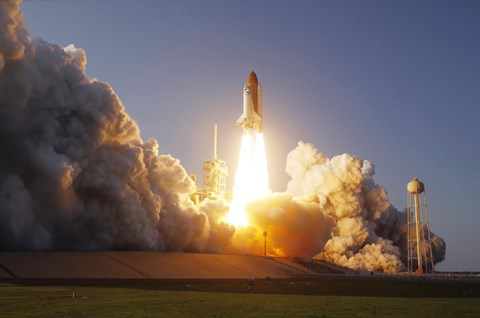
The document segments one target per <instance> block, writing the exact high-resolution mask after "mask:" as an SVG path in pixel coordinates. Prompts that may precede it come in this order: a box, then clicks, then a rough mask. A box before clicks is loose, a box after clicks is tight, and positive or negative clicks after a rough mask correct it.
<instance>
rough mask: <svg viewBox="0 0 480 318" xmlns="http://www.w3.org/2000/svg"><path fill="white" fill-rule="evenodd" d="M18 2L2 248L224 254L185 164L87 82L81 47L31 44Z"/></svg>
mask: <svg viewBox="0 0 480 318" xmlns="http://www.w3.org/2000/svg"><path fill="white" fill-rule="evenodd" d="M19 3H20V1H1V2H0V25H1V27H0V149H2V154H1V156H0V207H1V208H0V209H1V211H0V249H1V250H51V249H59V250H65V249H100V250H106V249H146V250H157V251H164V250H171V251H204V250H211V251H220V250H221V248H220V247H217V246H216V245H215V244H217V241H218V239H215V237H218V236H219V235H220V236H222V235H223V236H227V238H228V235H227V234H228V231H227V234H222V233H223V232H222V231H221V225H218V224H216V223H214V222H211V220H210V216H209V215H211V214H212V213H213V212H211V208H210V209H209V208H208V206H206V207H204V208H201V209H200V210H199V209H198V208H196V207H195V206H194V205H193V203H192V202H191V200H190V199H189V195H190V194H191V193H192V192H194V189H195V184H194V183H193V181H192V180H191V179H190V178H189V177H188V175H187V173H186V172H185V169H184V168H183V167H182V166H181V165H180V162H179V161H178V160H176V159H174V158H172V157H171V156H169V155H158V144H157V142H156V141H155V140H153V139H150V140H148V141H146V142H144V141H143V140H142V139H141V138H140V134H139V129H138V127H137V125H136V124H135V122H134V121H133V120H132V119H131V118H130V117H129V116H128V115H127V114H126V112H125V109H124V107H123V105H122V103H121V102H120V100H119V99H118V97H117V96H116V95H115V93H114V92H113V90H112V88H111V87H110V86H109V85H108V84H105V83H102V82H99V81H97V80H96V79H92V78H89V77H88V76H86V74H85V65H86V61H87V59H86V55H85V52H84V51H83V50H82V49H77V48H75V47H74V46H73V45H69V46H68V47H66V48H62V47H60V46H58V45H54V44H50V43H47V42H45V41H43V40H41V39H34V40H32V39H30V38H29V36H28V33H27V31H26V30H25V28H24V25H23V22H22V12H21V11H20V10H19ZM219 233H220V234H219ZM211 234H212V235H211ZM222 244H223V243H222ZM221 246H223V245H221Z"/></svg>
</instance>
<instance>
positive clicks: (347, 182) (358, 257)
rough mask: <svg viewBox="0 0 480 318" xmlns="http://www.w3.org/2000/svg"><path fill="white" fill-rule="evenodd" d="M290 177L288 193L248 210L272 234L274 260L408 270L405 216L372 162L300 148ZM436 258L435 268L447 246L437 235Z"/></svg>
mask: <svg viewBox="0 0 480 318" xmlns="http://www.w3.org/2000/svg"><path fill="white" fill-rule="evenodd" d="M286 172H287V173H288V174H289V175H290V177H291V180H290V182H289V183H288V185H287V192H286V193H284V194H275V195H273V196H271V197H269V198H266V199H264V200H260V201H257V202H255V203H254V204H251V205H250V206H249V207H248V210H249V217H250V221H251V222H252V223H253V224H258V225H262V226H263V228H265V229H266V228H269V229H270V232H272V234H273V237H272V238H273V242H272V245H273V247H272V248H273V249H272V250H271V253H272V254H280V255H281V254H282V253H277V252H276V249H277V248H278V249H280V250H281V251H283V252H287V255H288V256H296V257H300V258H305V259H310V258H311V257H314V258H315V257H317V258H318V257H323V256H324V255H326V258H327V259H328V260H330V261H333V262H335V263H337V264H339V265H343V266H346V267H349V268H352V269H358V270H368V271H383V272H398V271H401V270H402V269H404V264H406V263H407V220H406V214H405V213H403V212H400V211H397V210H396V209H395V208H394V207H393V206H392V205H391V204H390V203H389V201H388V200H387V192H386V190H385V189H384V188H383V187H380V186H378V185H376V184H375V183H374V180H373V175H374V173H375V168H374V165H373V164H372V163H371V162H369V161H367V160H365V161H362V160H360V159H359V158H356V157H353V156H351V155H348V154H343V155H340V156H336V157H333V158H331V159H329V158H327V157H325V156H324V155H322V154H320V153H319V152H318V151H317V149H316V148H315V147H314V146H313V145H312V144H306V143H303V142H299V143H298V146H297V148H296V149H294V150H293V151H291V152H290V153H289V154H288V157H287V164H286ZM278 220H280V221H278ZM277 225H278V226H277ZM332 228H333V229H332ZM330 230H331V237H330ZM325 234H328V235H327V236H326V235H325ZM277 237H278V238H277ZM327 240H328V241H327ZM325 241H326V244H323V243H324V242H325ZM277 242H281V244H280V243H277ZM317 243H318V244H317ZM285 245H287V246H285ZM321 252H325V253H324V255H323V253H322V255H321ZM432 252H433V258H434V262H439V261H441V260H443V259H444V257H445V242H444V241H443V239H442V238H440V237H438V236H435V235H434V234H432ZM317 253H318V255H315V254H317Z"/></svg>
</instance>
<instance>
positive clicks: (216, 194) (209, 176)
mask: <svg viewBox="0 0 480 318" xmlns="http://www.w3.org/2000/svg"><path fill="white" fill-rule="evenodd" d="M190 177H191V178H192V180H193V181H194V182H195V185H196V191H195V193H194V194H193V195H192V200H193V201H194V202H195V204H199V203H200V202H202V201H203V200H204V199H207V198H208V199H210V200H218V199H222V200H224V201H230V200H231V193H230V192H229V191H228V190H227V177H228V167H227V163H226V161H224V160H222V159H219V158H218V154H217V125H215V126H214V135H213V159H211V160H205V161H204V162H203V189H202V190H200V186H199V185H198V184H197V178H196V175H195V174H192V175H190Z"/></svg>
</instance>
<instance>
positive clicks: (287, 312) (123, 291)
mask: <svg viewBox="0 0 480 318" xmlns="http://www.w3.org/2000/svg"><path fill="white" fill-rule="evenodd" d="M58 283H59V282H57V284H51V283H47V282H41V283H38V282H34V283H32V282H1V283H0V317H196V318H198V317H437V318H438V317H475V318H477V317H480V298H478V296H476V295H477V294H476V293H478V292H480V291H478V290H476V289H477V288H476V287H475V288H474V289H468V288H467V289H466V290H465V289H464V288H463V287H462V288H460V289H462V290H461V291H460V293H461V294H460V295H458V296H453V297H452V296H449V295H446V294H444V293H442V292H441V293H437V292H436V291H435V290H434V289H430V290H431V292H430V293H428V292H427V293H426V296H425V297H422V296H421V295H419V294H418V293H417V294H416V293H415V292H412V294H413V296H406V295H404V292H408V286H403V287H402V286H394V285H392V284H390V285H389V286H390V288H393V289H395V288H397V290H398V291H399V292H398V293H397V296H396V295H395V293H392V291H391V290H385V291H384V295H383V296H382V295H381V292H380V293H377V292H375V293H372V292H369V290H378V288H379V287H381V286H375V284H374V285H373V287H372V286H371V283H372V282H369V281H350V282H348V281H347V282H340V281H313V282H310V281H297V282H283V281H280V282H272V281H256V282H255V285H254V286H250V285H249V283H248V282H245V281H230V282H226V281H223V282H218V281H212V282H209V281H193V282H192V281H190V282H187V281H176V282H158V281H157V282H149V283H146V282H144V283H135V284H127V283H125V282H114V283H113V284H110V283H108V282H105V281H104V282H101V283H93V282H85V281H83V282H74V283H69V284H68V283H66V282H61V283H60V284H58ZM322 283H323V285H322ZM373 283H374V282H373ZM348 284H356V285H355V286H354V285H351V287H352V288H351V289H352V290H354V292H349V291H348V287H349V286H348ZM359 284H360V285H362V284H364V285H365V286H363V287H362V286H360V288H358V285H359ZM333 285H339V286H340V287H337V288H331V289H330V290H331V292H328V289H329V288H328V287H332V286H333ZM369 286H370V287H369ZM414 287H415V286H414ZM430 287H432V286H430ZM404 288H407V289H406V290H403V289H404ZM437 289H439V290H441V286H440V288H437ZM342 290H343V291H342ZM417 290H418V288H417ZM424 292H425V291H424ZM361 294H365V295H366V296H362V295H361ZM454 294H455V293H454Z"/></svg>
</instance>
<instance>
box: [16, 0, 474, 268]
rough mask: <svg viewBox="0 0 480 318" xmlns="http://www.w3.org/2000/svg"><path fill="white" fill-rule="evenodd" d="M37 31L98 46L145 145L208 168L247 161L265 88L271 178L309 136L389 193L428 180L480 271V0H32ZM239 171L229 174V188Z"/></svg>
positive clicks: (458, 253)
mask: <svg viewBox="0 0 480 318" xmlns="http://www.w3.org/2000/svg"><path fill="white" fill-rule="evenodd" d="M22 9H23V10H24V14H25V23H26V25H27V28H28V29H29V31H30V34H31V36H32V37H41V38H43V39H45V40H47V41H48V42H52V43H57V44H60V45H62V46H66V45H68V44H71V43H73V44H75V46H77V47H81V48H83V49H85V51H86V52H87V58H88V65H87V73H88V74H89V75H90V76H92V77H96V78H98V79H99V80H101V81H104V82H108V83H109V84H111V85H112V87H113V88H114V90H115V91H116V93H117V94H118V95H119V96H120V98H121V99H122V101H123V103H124V105H125V107H126V109H127V112H128V113H129V114H130V115H131V116H132V117H133V118H134V119H135V120H136V121H137V123H138V124H139V126H140V129H141V131H142V137H143V138H144V139H148V138H152V137H153V138H155V139H157V140H158V142H159V144H160V152H162V153H168V154H172V155H173V156H174V157H176V158H178V159H180V161H181V162H182V164H183V165H184V167H185V168H186V169H187V170H188V171H190V172H193V171H195V172H197V174H198V175H199V176H201V171H202V170H201V168H202V163H203V160H206V159H211V156H212V152H213V146H212V143H213V124H215V123H218V124H219V156H220V157H221V158H222V159H224V160H226V161H227V163H228V165H229V169H230V174H231V175H233V173H234V170H235V168H236V164H237V157H238V151H239V146H240V137H241V133H242V131H241V129H240V128H238V127H236V126H235V121H236V119H237V118H238V117H239V116H240V114H241V111H242V88H243V84H244V82H245V81H246V79H247V76H248V74H249V72H250V71H251V70H252V69H253V70H255V72H256V73H257V75H258V77H259V80H260V81H261V82H262V85H263V105H264V106H263V109H264V120H265V122H264V131H265V142H266V147H267V157H268V161H269V171H270V182H271V186H272V189H273V190H274V191H283V190H285V187H286V184H287V181H288V176H287V175H286V174H285V172H284V166H285V161H286V155H287V153H288V152H289V151H291V150H292V149H294V148H295V146H296V144H297V142H298V141H300V140H301V141H305V142H311V143H313V144H315V145H316V147H317V148H318V149H319V151H321V152H323V153H324V154H326V155H328V156H334V155H338V154H342V153H345V152H347V153H350V154H352V155H356V156H358V157H360V158H362V159H368V160H370V161H372V162H373V163H374V164H375V167H376V175H375V180H376V182H377V183H378V184H380V185H382V186H385V187H386V189H387V190H388V192H389V199H390V201H391V202H392V203H393V204H394V205H395V206H396V207H397V208H398V209H403V208H404V207H405V206H406V201H407V194H406V184H407V183H408V181H409V180H410V179H411V178H413V177H418V178H420V179H421V180H422V181H424V183H425V186H426V191H427V195H428V206H429V212H430V224H431V229H432V230H433V231H434V232H435V233H436V234H438V235H440V236H442V237H443V238H444V239H445V241H446V242H447V254H446V260H445V261H444V262H443V263H442V264H441V265H440V266H439V269H441V270H477V271H480V254H479V253H478V252H476V250H478V248H477V247H476V245H477V243H478V242H479V241H480V230H479V228H480V209H479V208H478V199H479V197H480V166H479V163H480V160H479V158H480V141H479V137H480V125H479V120H480V58H479V57H480V41H479V39H480V2H478V1H466V0H465V1H307V0H304V1H273V0H272V1H250V0H244V1H155V0H141V1H133V0H130V1H127V0H81V1H80V0H69V1H58V0H57V1H55V0H43V1H39V0H30V1H29V0H25V1H24V3H23V4H22ZM232 179H233V178H230V180H229V184H231V182H232V181H233V180H232Z"/></svg>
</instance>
